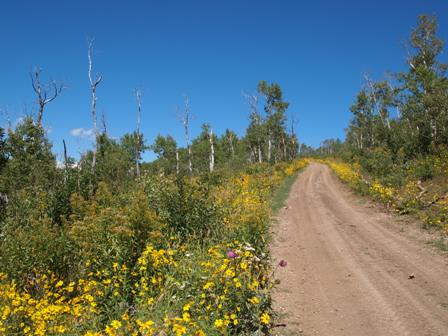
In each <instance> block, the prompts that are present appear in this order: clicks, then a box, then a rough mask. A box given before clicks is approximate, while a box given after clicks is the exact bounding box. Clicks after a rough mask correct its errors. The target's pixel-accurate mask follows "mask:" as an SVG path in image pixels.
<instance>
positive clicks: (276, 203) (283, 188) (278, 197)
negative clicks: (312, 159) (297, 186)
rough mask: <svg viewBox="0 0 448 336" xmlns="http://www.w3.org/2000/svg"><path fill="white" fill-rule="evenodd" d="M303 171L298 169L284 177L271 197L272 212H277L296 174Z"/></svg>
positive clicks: (284, 200) (286, 197) (287, 194)
mask: <svg viewBox="0 0 448 336" xmlns="http://www.w3.org/2000/svg"><path fill="white" fill-rule="evenodd" d="M302 171H303V168H302V169H299V170H298V171H296V172H295V173H294V174H293V175H291V176H287V177H285V179H284V180H283V182H282V184H281V185H280V186H279V187H278V189H277V190H276V192H275V193H274V197H273V198H272V203H271V209H272V212H273V213H276V212H278V211H279V210H280V209H281V208H282V207H283V206H284V205H285V202H286V200H287V199H288V196H289V193H290V191H291V188H292V185H293V184H294V182H295V180H296V178H297V176H298V175H299V174H300V173H301V172H302Z"/></svg>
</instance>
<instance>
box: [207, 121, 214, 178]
mask: <svg viewBox="0 0 448 336" xmlns="http://www.w3.org/2000/svg"><path fill="white" fill-rule="evenodd" d="M208 139H209V141H210V158H209V166H210V173H213V171H214V170H215V146H214V143H213V130H212V127H211V126H210V130H209V133H208Z"/></svg>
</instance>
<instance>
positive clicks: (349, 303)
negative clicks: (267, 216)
mask: <svg viewBox="0 0 448 336" xmlns="http://www.w3.org/2000/svg"><path fill="white" fill-rule="evenodd" d="M287 207H288V208H287V209H284V210H282V211H281V213H280V214H279V218H278V223H277V224H276V227H275V231H276V232H275V235H274V236H275V239H274V244H273V247H272V252H273V256H274V258H276V259H277V260H280V259H285V260H287V261H288V267H286V268H285V269H281V270H279V271H278V272H277V278H279V279H280V284H279V286H278V288H277V289H276V291H275V292H274V297H273V298H274V308H275V309H276V310H277V312H279V314H280V323H284V324H286V327H277V328H275V329H274V333H275V334H285V335H288V334H290V332H298V331H302V330H303V334H304V335H329V336H330V335H331V336H334V335H344V336H351V335H356V336H364V335H365V336H368V335H375V336H379V335H394V336H402V335H403V336H405V335H412V336H424V335H440V336H447V335H448V266H447V263H448V259H447V258H445V257H444V256H442V255H439V254H438V253H437V252H435V251H433V250H431V249H429V248H428V246H426V245H425V244H423V243H421V242H419V241H416V240H413V239H411V238H410V236H409V235H407V234H406V233H405V232H399V230H398V228H399V225H398V224H397V223H394V221H395V220H396V219H395V218H394V216H392V215H388V214H385V213H382V212H379V211H377V210H375V209H373V208H371V207H367V206H366V205H361V204H359V202H357V201H356V197H354V196H353V195H352V194H351V193H350V192H349V191H348V190H347V188H346V187H345V186H343V185H342V184H341V183H340V182H339V180H338V179H337V178H336V177H335V176H334V175H333V174H332V172H331V170H330V168H328V167H327V166H326V165H322V164H317V163H312V164H310V166H308V167H307V168H306V169H305V171H304V172H303V173H301V174H300V175H299V177H298V178H297V180H296V181H295V183H294V186H293V188H292V190H291V193H290V196H289V198H288V200H287Z"/></svg>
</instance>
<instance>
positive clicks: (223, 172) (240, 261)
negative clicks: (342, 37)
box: [0, 40, 307, 336]
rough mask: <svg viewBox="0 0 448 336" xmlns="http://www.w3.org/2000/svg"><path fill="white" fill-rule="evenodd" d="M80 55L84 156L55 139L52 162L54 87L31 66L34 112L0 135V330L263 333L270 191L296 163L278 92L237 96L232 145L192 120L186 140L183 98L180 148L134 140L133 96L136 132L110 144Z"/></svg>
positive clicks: (57, 87)
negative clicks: (87, 142)
mask: <svg viewBox="0 0 448 336" xmlns="http://www.w3.org/2000/svg"><path fill="white" fill-rule="evenodd" d="M93 48H94V44H93V40H89V43H88V60H87V61H88V80H89V84H90V88H91V97H90V98H91V100H92V101H91V102H92V104H91V108H92V109H91V117H92V129H91V134H92V135H93V137H92V139H93V147H92V149H91V150H88V151H86V152H85V153H82V155H81V157H79V158H78V159H76V160H75V159H74V158H72V157H70V156H69V155H68V153H69V152H70V149H69V148H67V147H66V146H65V141H64V153H63V160H62V161H57V160H56V156H55V154H54V153H53V151H52V144H51V143H50V141H49V139H48V137H47V132H46V131H45V126H44V121H45V117H46V114H45V111H46V109H47V107H48V105H49V104H51V102H52V101H53V100H55V99H63V93H64V92H63V91H64V90H65V87H64V85H62V84H60V83H56V82H54V81H50V82H45V81H44V79H43V72H42V71H41V70H40V69H38V68H36V69H35V71H33V73H32V74H31V79H32V85H31V87H32V89H33V91H34V92H35V94H36V104H37V106H38V107H39V108H38V111H37V113H36V114H35V115H31V116H27V117H25V118H23V119H22V120H20V121H19V123H18V124H17V125H15V126H12V125H10V126H9V127H8V128H7V129H6V130H3V129H0V335H39V336H40V335H42V336H43V335H73V336H75V335H84V336H94V335H95V336H100V335H101V336H103V335H110V336H116V335H123V336H125V335H126V336H128V335H176V336H181V335H195V336H200V335H245V334H246V335H253V334H268V333H269V330H270V328H271V324H272V322H271V316H272V311H271V297H270V289H271V287H272V284H273V281H272V280H273V279H272V269H271V266H272V265H271V264H270V257H269V251H268V246H267V240H268V236H267V232H268V230H267V228H268V226H269V223H270V218H271V213H272V209H271V205H272V200H273V195H274V193H275V192H276V191H277V188H278V187H279V186H280V185H282V183H283V181H284V180H285V178H286V179H291V178H293V177H294V176H295V174H296V172H297V171H298V170H299V169H301V168H303V167H304V166H305V165H306V164H307V161H306V160H303V159H297V158H296V156H297V152H298V141H297V138H296V135H295V134H294V131H293V127H292V129H291V132H289V131H288V126H287V119H286V110H287V108H288V106H289V104H288V103H287V102H286V101H284V99H283V95H282V91H281V88H280V86H279V85H278V84H276V83H267V82H266V81H260V82H259V84H258V86H257V90H256V92H255V93H252V94H245V97H246V99H247V101H248V104H249V108H250V110H249V125H248V127H247V130H246V133H245V134H244V136H238V135H237V134H236V133H235V132H233V131H231V130H229V129H228V130H226V131H225V132H224V134H222V135H221V136H218V135H216V134H215V133H214V132H213V130H212V127H211V125H210V124H207V123H205V124H203V126H202V131H201V133H200V134H198V135H197V136H196V137H194V138H193V137H191V134H190V127H191V125H190V123H191V120H192V118H191V117H192V110H191V105H190V98H189V97H188V96H184V97H183V98H184V104H183V107H182V108H180V107H179V108H178V111H177V112H178V117H179V120H180V121H181V124H180V126H182V128H183V130H184V135H185V139H184V141H185V146H184V147H180V146H178V144H177V142H176V140H175V139H174V138H173V137H171V136H169V135H167V136H164V135H160V134H159V135H158V136H156V137H155V140H154V142H153V143H152V144H151V145H147V144H146V141H145V138H144V135H143V133H142V132H141V125H140V121H141V118H142V116H143V106H144V104H143V103H142V97H143V96H142V92H141V91H140V90H138V89H137V90H135V98H136V102H137V104H136V112H137V122H136V130H135V131H134V132H132V133H128V134H125V135H123V136H122V137H121V138H119V139H116V138H113V137H112V136H110V135H109V134H108V133H107V126H106V124H105V121H104V120H103V122H102V127H98V126H97V121H98V120H97V119H98V118H97V98H98V96H99V95H100V94H101V85H102V83H103V80H102V78H103V77H102V76H101V75H94V71H93V68H94V59H93V55H94V52H93ZM86 80H87V79H86ZM146 150H152V151H154V153H155V154H156V156H157V159H156V160H154V161H153V162H142V153H143V152H144V151H146ZM282 265H283V264H282ZM284 265H286V263H284Z"/></svg>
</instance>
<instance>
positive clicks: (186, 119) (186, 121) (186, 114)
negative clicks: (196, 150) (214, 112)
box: [177, 95, 193, 174]
mask: <svg viewBox="0 0 448 336" xmlns="http://www.w3.org/2000/svg"><path fill="white" fill-rule="evenodd" d="M183 96H184V104H185V107H184V110H183V111H182V112H181V111H180V109H179V107H178V108H177V114H178V116H179V118H180V120H181V122H182V125H183V127H184V134H185V143H186V145H187V151H188V170H189V172H190V174H193V163H192V162H191V145H190V132H189V131H190V129H189V127H190V120H191V109H190V97H188V95H183Z"/></svg>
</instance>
